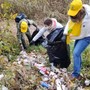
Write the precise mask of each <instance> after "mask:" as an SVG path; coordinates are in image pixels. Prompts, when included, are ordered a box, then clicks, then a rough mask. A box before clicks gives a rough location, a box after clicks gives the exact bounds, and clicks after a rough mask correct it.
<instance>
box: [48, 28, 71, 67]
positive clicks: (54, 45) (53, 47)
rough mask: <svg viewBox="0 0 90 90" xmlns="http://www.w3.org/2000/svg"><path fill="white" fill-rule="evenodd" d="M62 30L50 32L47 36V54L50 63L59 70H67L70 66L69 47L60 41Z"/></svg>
mask: <svg viewBox="0 0 90 90" xmlns="http://www.w3.org/2000/svg"><path fill="white" fill-rule="evenodd" d="M62 36H63V28H58V29H56V30H54V31H52V32H51V33H50V34H49V35H48V36H47V40H48V47H47V53H48V56H49V61H50V63H53V64H54V66H56V67H59V68H68V67H69V65H70V48H69V45H67V44H66V43H64V42H62V41H61V38H62Z"/></svg>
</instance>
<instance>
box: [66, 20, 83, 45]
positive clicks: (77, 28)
mask: <svg viewBox="0 0 90 90" xmlns="http://www.w3.org/2000/svg"><path fill="white" fill-rule="evenodd" d="M81 25H82V22H72V21H70V22H69V24H68V35H67V44H69V43H70V36H69V35H70V34H72V35H73V36H79V35H80V33H81Z"/></svg>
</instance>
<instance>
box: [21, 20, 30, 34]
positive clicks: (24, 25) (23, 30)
mask: <svg viewBox="0 0 90 90" xmlns="http://www.w3.org/2000/svg"><path fill="white" fill-rule="evenodd" d="M27 28H28V25H27V22H25V21H22V22H21V32H22V33H25V32H27Z"/></svg>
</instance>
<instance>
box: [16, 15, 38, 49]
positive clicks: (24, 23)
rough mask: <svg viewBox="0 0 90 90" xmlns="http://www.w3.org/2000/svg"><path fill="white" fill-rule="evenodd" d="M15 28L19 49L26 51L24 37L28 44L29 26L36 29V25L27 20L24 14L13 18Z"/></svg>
mask: <svg viewBox="0 0 90 90" xmlns="http://www.w3.org/2000/svg"><path fill="white" fill-rule="evenodd" d="M15 22H16V27H17V38H18V41H19V44H20V49H21V50H22V49H27V45H26V42H25V37H24V35H26V37H27V39H28V41H29V43H30V42H31V34H30V28H29V27H30V25H33V26H34V27H36V29H37V25H36V24H35V22H34V21H33V20H30V19H27V16H26V15H25V14H24V13H20V14H18V15H17V16H16V18H15Z"/></svg>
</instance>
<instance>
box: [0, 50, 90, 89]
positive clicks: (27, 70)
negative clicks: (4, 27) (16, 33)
mask: <svg viewBox="0 0 90 90" xmlns="http://www.w3.org/2000/svg"><path fill="white" fill-rule="evenodd" d="M43 61H45V58H44V57H42V56H40V54H39V56H38V55H37V54H35V53H30V54H29V55H28V54H27V53H26V52H25V51H21V52H20V55H19V56H18V57H17V60H16V61H14V62H13V63H8V64H7V66H6V67H5V70H3V71H2V74H1V75H0V80H2V82H1V83H2V87H1V88H2V90H83V87H82V84H80V81H74V82H72V81H71V80H70V79H69V72H68V71H67V69H66V68H60V69H58V68H56V67H54V66H53V65H51V67H50V66H46V65H45V62H43ZM7 78H8V79H7ZM84 84H85V85H86V86H89V85H90V80H89V79H86V80H85V81H84ZM6 85H7V87H5V86H6Z"/></svg>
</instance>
